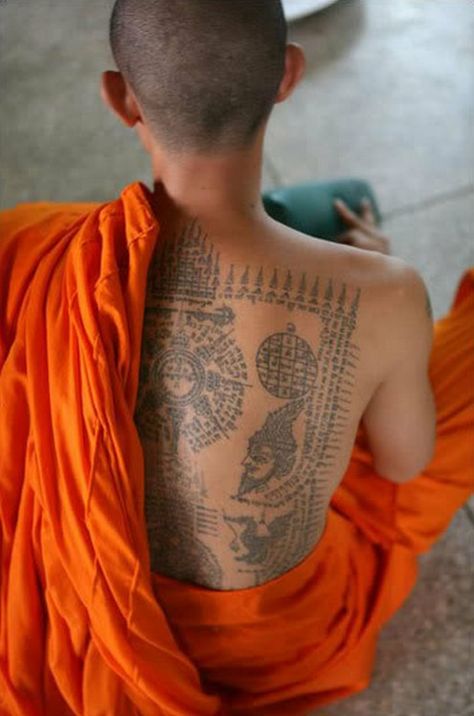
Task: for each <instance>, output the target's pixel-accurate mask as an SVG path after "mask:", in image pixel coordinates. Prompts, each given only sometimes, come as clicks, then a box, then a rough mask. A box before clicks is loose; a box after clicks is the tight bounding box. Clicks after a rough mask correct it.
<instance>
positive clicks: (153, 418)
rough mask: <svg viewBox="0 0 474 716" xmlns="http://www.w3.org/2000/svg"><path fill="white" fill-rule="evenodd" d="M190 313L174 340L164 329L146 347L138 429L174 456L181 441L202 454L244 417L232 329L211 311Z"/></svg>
mask: <svg viewBox="0 0 474 716" xmlns="http://www.w3.org/2000/svg"><path fill="white" fill-rule="evenodd" d="M190 314H191V312H190V311H189V312H188V315H187V316H186V321H185V322H184V321H183V323H181V325H180V326H179V330H176V331H173V332H171V336H170V331H168V330H166V328H165V327H162V326H160V327H158V329H157V330H155V331H154V332H153V340H150V341H148V342H145V344H144V346H145V348H144V350H145V355H144V357H143V361H142V367H143V374H142V377H141V382H142V386H143V387H142V390H141V397H140V401H139V408H138V411H137V415H138V421H139V425H140V430H141V432H143V434H144V435H145V436H146V437H148V438H150V439H152V440H158V441H159V442H160V444H161V446H162V449H164V450H168V451H170V452H172V453H174V452H176V451H177V449H178V443H179V440H180V439H185V440H186V443H187V445H188V446H190V447H191V448H192V450H193V451H194V452H198V451H199V450H201V449H202V448H204V447H206V446H207V445H211V444H212V443H214V442H216V441H217V440H219V439H222V438H225V437H228V436H229V434H230V432H232V431H233V430H234V429H235V428H236V420H237V419H238V417H239V416H241V415H242V403H243V396H244V391H245V387H246V386H247V367H246V363H245V359H244V356H243V353H242V351H241V350H240V348H239V346H238V345H237V343H236V341H235V338H234V335H233V328H232V327H229V325H228V324H227V325H224V326H222V325H220V323H219V322H218V321H216V320H212V319H213V313H212V312H209V314H206V315H205V316H204V318H203V317H202V315H200V316H198V318H195V317H194V316H192V315H190ZM173 333H174V335H173Z"/></svg>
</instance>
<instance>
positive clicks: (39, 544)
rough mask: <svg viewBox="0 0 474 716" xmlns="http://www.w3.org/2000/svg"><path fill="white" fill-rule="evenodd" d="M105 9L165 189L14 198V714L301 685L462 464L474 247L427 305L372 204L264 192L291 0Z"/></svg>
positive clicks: (290, 83) (264, 703)
mask: <svg viewBox="0 0 474 716" xmlns="http://www.w3.org/2000/svg"><path fill="white" fill-rule="evenodd" d="M110 36H111V44H112V50H113V54H114V57H115V60H116V63H117V67H118V71H107V72H104V74H103V76H102V95H103V98H104V100H105V101H106V103H107V104H108V105H109V106H110V107H111V108H112V109H113V111H114V112H115V113H116V114H117V115H118V116H119V118H120V119H121V120H122V121H123V122H124V123H125V124H126V125H127V126H130V127H133V128H134V129H136V131H137V133H138V135H139V137H140V140H141V141H142V143H143V146H144V147H145V149H146V150H147V151H148V152H149V154H150V159H151V164H152V171H153V181H154V186H153V191H150V190H149V189H148V188H147V187H146V186H145V185H143V184H141V183H139V182H134V183H132V184H130V185H129V186H127V187H126V188H125V189H124V190H123V191H122V193H121V195H120V197H119V198H118V199H116V200H115V201H111V202H107V203H104V204H54V203H36V204H24V205H19V206H17V207H15V208H13V209H11V210H8V211H5V212H2V214H1V227H0V228H1V234H0V237H1V238H0V296H1V315H0V369H1V373H0V404H1V406H2V421H1V423H0V456H1V457H0V459H1V470H0V519H1V528H2V531H1V540H2V541H1V553H0V554H1V592H0V597H1V602H0V618H1V622H0V714H2V716H3V715H4V714H8V715H13V714H15V715H17V714H18V715H21V716H23V715H25V716H26V714H28V715H30V714H35V716H36V715H40V714H41V715H43V714H44V715H47V716H69V714H75V715H81V716H82V715H83V716H99V715H101V716H103V715H107V716H132V715H133V716H137V715H139V714H140V715H141V714H143V715H145V716H148V715H149V716H155V715H163V716H211V715H213V714H237V715H238V714H241V715H244V714H246V715H248V716H250V715H252V716H260V715H262V716H263V715H265V714H269V715H270V714H271V715H283V714H286V715H288V716H289V715H291V716H295V715H297V714H309V713H310V711H311V710H312V709H314V708H316V707H318V706H321V705H324V704H327V703H330V702H332V701H335V700H337V699H340V698H343V697H346V696H349V695H350V694H353V693H355V692H357V691H360V690H362V689H364V688H366V687H367V685H368V684H369V682H370V676H371V671H372V667H373V661H374V653H375V646H376V642H377V637H378V634H379V633H380V630H381V628H382V626H383V625H384V624H385V623H386V621H387V620H388V619H389V618H390V617H391V616H392V615H393V614H394V613H395V611H396V610H397V609H398V608H399V607H400V606H401V605H402V603H403V602H404V600H405V599H406V598H407V596H408V594H409V593H410V591H411V589H412V587H413V585H414V583H415V581H416V576H417V555H418V554H420V553H421V552H423V551H426V550H427V549H429V548H430V547H431V546H432V545H433V543H434V542H435V541H436V540H437V539H438V538H439V537H440V535H441V534H442V533H443V532H444V531H445V530H446V529H447V527H448V525H449V523H450V521H451V519H452V517H453V515H454V514H455V512H456V510H457V509H458V508H459V507H460V506H461V505H462V504H463V503H464V502H465V501H466V500H467V498H468V497H469V495H470V494H471V493H472V488H473V472H472V429H473V420H474V401H473V400H472V393H473V386H472V370H473V367H474V365H473V362H474V358H473V356H474V350H473V349H474V334H473V332H472V322H473V318H474V270H471V271H470V272H467V273H466V274H465V276H464V277H463V279H462V281H461V283H460V285H459V288H458V291H457V293H456V297H455V301H454V303H453V307H452V310H451V312H450V313H449V315H448V316H447V317H446V318H444V319H442V320H441V321H439V322H437V324H436V325H435V326H434V330H433V322H432V316H431V311H430V304H429V298H428V295H427V291H426V288H425V286H424V283H423V281H422V279H421V278H420V276H419V274H418V273H417V272H416V271H415V270H414V269H412V268H411V267H410V266H408V265H407V264H406V263H404V262H403V261H401V260H398V259H396V258H393V257H391V256H389V255H388V251H389V242H388V239H387V238H386V237H385V236H384V235H383V234H382V233H381V232H380V230H379V229H378V227H377V225H376V223H375V220H374V216H373V211H372V208H371V207H370V205H368V204H367V203H366V204H365V205H364V206H363V207H362V209H361V212H360V213H359V214H357V213H354V212H352V211H351V210H350V209H349V208H348V207H347V206H346V205H345V204H344V203H339V204H337V206H336V210H337V211H338V212H339V213H340V215H341V217H342V218H343V219H344V221H345V223H346V225H347V232H346V233H345V234H344V235H342V236H341V237H340V241H339V242H337V243H331V242H327V241H324V240H322V239H318V238H314V237H310V236H306V235H304V234H301V233H299V232H297V231H295V230H293V229H291V228H289V227H287V226H283V225H282V224H279V223H277V222H275V221H274V220H272V219H271V218H270V217H269V216H268V215H267V214H266V213H265V211H264V209H263V206H262V202H261V198H260V177H261V165H262V151H263V150H262V147H263V141H264V135H265V128H266V124H267V121H268V117H269V115H270V112H271V109H272V107H273V106H274V104H275V103H277V102H281V101H283V100H285V99H286V98H287V97H289V95H290V94H291V92H292V90H293V89H294V87H295V86H296V85H297V83H298V81H299V79H300V78H301V76H302V74H303V69H304V57H303V53H302V51H301V49H300V48H299V47H298V46H296V45H292V44H287V41H286V26H285V22H284V17H283V13H282V8H281V4H280V0H259V2H258V3H250V2H245V3H244V2H234V1H232V2H231V1H230V0H229V2H220V3H219V2H217V1H216V0H199V2H191V1H190V0H173V2H172V3H170V2H168V0H117V2H116V3H115V6H114V10H113V14H112V19H111V33H110Z"/></svg>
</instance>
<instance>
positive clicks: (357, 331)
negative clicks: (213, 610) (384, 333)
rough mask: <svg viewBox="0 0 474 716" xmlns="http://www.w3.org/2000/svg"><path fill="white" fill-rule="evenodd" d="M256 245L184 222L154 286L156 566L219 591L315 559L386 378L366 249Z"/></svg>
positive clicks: (142, 410) (149, 454)
mask: <svg viewBox="0 0 474 716" xmlns="http://www.w3.org/2000/svg"><path fill="white" fill-rule="evenodd" d="M250 245H251V244H250V243H247V244H245V243H242V244H241V245H238V244H233V243H232V242H230V241H221V240H220V238H219V237H213V236H210V235H207V234H206V233H205V231H204V229H203V228H202V227H201V226H200V225H199V223H198V222H197V221H193V222H187V223H185V224H182V225H181V226H180V227H179V229H178V230H175V231H174V232H173V234H172V235H170V236H169V237H165V238H164V240H162V241H160V242H159V245H158V247H157V252H156V255H155V257H154V261H153V264H152V266H151V267H150V271H149V279H148V295H147V303H146V311H145V323H144V329H143V344H142V363H141V374H140V387H139V395H138V402H137V409H136V415H135V419H136V423H137V427H138V430H139V433H140V437H141V440H142V444H143V447H144V455H145V474H146V506H145V507H146V520H147V527H148V537H149V543H150V553H151V562H152V569H153V570H154V571H156V572H160V573H162V574H165V575H168V576H170V577H174V578H176V579H179V580H183V581H190V582H194V583H196V584H200V585H203V586H206V587H210V588H214V589H240V588H246V587H253V586H256V585H258V584H261V583H263V582H266V581H269V580H271V579H273V578H275V577H277V576H279V575H280V574H282V573H284V572H286V571H288V570H290V569H291V568H292V567H293V566H295V565H296V564H297V563H299V562H300V561H301V560H302V559H304V557H305V556H306V555H307V554H308V553H309V552H310V551H311V550H312V549H313V548H314V546H315V545H316V543H317V542H318V540H319V538H320V537H321V535H322V532H323V530H324V527H325V521H326V513H327V509H328V505H329V501H330V499H331V496H332V494H333V492H334V490H335V489H336V487H337V486H338V484H339V483H340V481H341V479H342V476H343V474H344V471H345V468H346V467H347V464H348V461H349V457H350V453H351V449H352V446H353V443H354V438H355V434H356V431H357V427H358V424H359V421H360V418H361V415H362V413H363V411H364V409H365V407H366V405H367V403H368V401H369V399H370V397H371V395H372V393H373V392H374V388H375V385H376V381H377V376H376V375H374V372H373V364H374V359H373V357H372V354H373V350H372V349H373V345H372V343H371V335H372V334H371V327H370V310H369V308H368V306H369V304H370V301H369V300H367V301H365V298H364V297H365V295H366V294H367V295H369V294H370V292H371V290H372V289H371V288H370V281H369V280H368V279H367V277H364V271H363V262H364V261H365V260H366V259H365V256H364V255H363V254H364V252H360V251H357V250H352V249H348V248H347V247H339V246H332V245H330V244H326V242H322V241H319V240H314V239H311V238H309V237H304V236H303V235H301V234H297V233H296V232H291V231H290V230H287V229H283V228H282V229H281V230H278V231H276V232H274V235H273V236H272V235H268V236H266V237H263V238H262V239H261V240H259V241H257V240H256V241H255V244H254V250H252V251H250V250H248V246H250ZM372 298H373V297H372Z"/></svg>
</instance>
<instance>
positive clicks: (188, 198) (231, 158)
mask: <svg viewBox="0 0 474 716" xmlns="http://www.w3.org/2000/svg"><path fill="white" fill-rule="evenodd" d="M262 147H263V142H258V143H257V144H256V145H255V146H252V147H251V148H250V149H248V150H245V151H239V152H233V153H227V154H221V155H216V156H202V155H186V156H182V155H178V156H170V155H167V156H166V157H164V156H163V155H158V154H154V155H152V168H153V180H154V192H153V197H154V205H155V207H156V211H157V216H158V218H160V216H161V217H165V218H166V217H176V218H180V217H183V216H184V217H192V218H194V217H197V218H199V220H200V221H201V222H202V223H203V224H205V225H206V227H207V229H208V230H214V231H215V232H219V233H222V232H225V231H226V230H228V229H229V227H232V228H233V229H235V228H237V227H240V226H243V225H247V226H248V225H249V224H254V223H258V222H260V221H262V219H264V218H265V216H266V214H265V211H264V209H263V205H262V201H261V173H262V155H263V148H262Z"/></svg>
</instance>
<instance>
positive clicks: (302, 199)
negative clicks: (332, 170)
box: [262, 179, 382, 241]
mask: <svg viewBox="0 0 474 716" xmlns="http://www.w3.org/2000/svg"><path fill="white" fill-rule="evenodd" d="M364 197H367V198H368V199H369V200H370V201H371V203H372V206H373V208H374V213H375V217H376V220H377V222H378V223H380V222H381V218H382V217H381V214H380V210H379V207H378V204H377V200H376V198H375V194H374V192H373V190H372V188H371V186H370V185H369V184H368V183H367V182H365V181H363V180H362V179H336V180H334V181H324V182H308V183H305V184H297V185H294V186H289V187H284V188H279V189H271V190H269V191H266V192H264V194H263V196H262V199H263V205H264V207H265V210H266V211H267V213H268V214H269V215H270V216H271V217H272V218H273V219H275V220H276V221H279V222H280V223H281V224H285V225H286V226H290V227H291V228H292V229H296V230H297V231H302V232H303V233H304V234H309V235H310V236H317V237H319V238H321V239H327V240H328V241H335V240H336V237H337V236H338V235H339V234H341V233H342V232H343V231H347V230H348V227H347V226H346V224H344V222H343V221H342V219H341V218H340V216H339V214H338V213H337V211H336V209H335V208H334V204H333V202H334V199H342V200H343V201H344V202H345V203H346V204H347V205H348V206H349V208H350V209H352V211H354V212H355V213H356V214H359V213H360V204H361V201H362V199H363V198H364Z"/></svg>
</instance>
